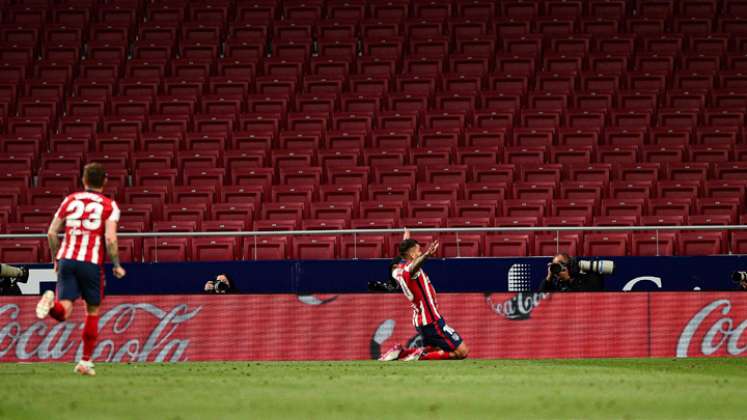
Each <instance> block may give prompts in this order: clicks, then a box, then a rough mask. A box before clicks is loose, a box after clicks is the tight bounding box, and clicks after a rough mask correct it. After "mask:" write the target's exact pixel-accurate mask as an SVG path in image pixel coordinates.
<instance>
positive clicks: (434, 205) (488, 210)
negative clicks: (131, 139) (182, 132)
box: [0, 191, 747, 231]
mask: <svg viewBox="0 0 747 420" xmlns="http://www.w3.org/2000/svg"><path fill="white" fill-rule="evenodd" d="M293 193H294V194H295V193H297V191H294V192H293ZM161 197H163V194H160V195H159V194H147V195H146V194H143V195H141V196H139V197H137V198H138V199H137V200H134V201H135V203H129V202H128V203H127V204H124V205H123V206H122V207H121V208H122V211H123V217H124V219H123V220H124V221H126V222H127V223H132V222H142V223H143V225H144V228H145V229H151V227H152V226H154V225H153V222H159V221H168V222H176V221H189V222H192V223H194V224H195V225H196V228H198V229H199V228H200V225H201V224H202V223H203V222H204V221H207V220H240V221H243V222H245V223H246V224H247V225H246V226H245V227H249V226H250V224H251V223H252V222H254V228H255V229H259V228H261V227H262V226H261V225H260V223H264V225H265V226H266V225H268V224H270V223H277V222H278V221H283V222H284V223H283V225H284V226H287V225H288V224H289V223H290V227H292V228H297V227H298V226H300V224H301V223H302V222H304V221H309V220H308V219H311V220H328V219H333V220H339V219H342V220H346V221H347V220H351V219H355V218H361V219H364V220H365V219H372V220H380V219H385V220H392V221H394V222H395V223H399V222H400V221H401V222H402V223H405V224H409V225H414V224H418V223H425V221H428V224H429V226H433V227H447V226H448V227H459V226H462V225H466V226H475V227H477V226H482V227H489V226H491V225H493V224H494V223H499V222H500V223H501V224H502V225H511V223H516V222H517V221H518V220H521V219H522V218H533V219H534V221H531V220H529V221H527V220H525V223H527V224H529V225H531V226H543V225H544V226H552V225H555V224H558V223H560V222H561V221H562V222H563V223H562V224H563V225H569V226H584V225H587V224H590V223H595V224H601V225H608V224H610V223H611V220H615V221H616V223H615V224H616V225H621V226H631V225H635V224H636V223H638V222H640V223H646V224H648V223H651V224H652V225H662V224H665V223H671V224H673V225H686V224H707V225H732V224H737V223H739V222H740V221H741V222H742V223H743V222H744V221H745V220H747V219H746V218H745V215H744V211H743V209H742V208H741V207H740V201H739V200H738V199H735V198H730V197H724V198H702V199H698V200H695V202H693V200H691V199H687V198H665V199H653V200H649V199H641V198H637V199H636V198H628V199H604V200H601V205H600V203H599V202H597V201H595V200H593V199H571V200H567V199H566V200H563V199H560V200H548V199H527V200H500V201H498V203H496V201H494V200H463V201H457V202H456V203H454V202H452V201H450V200H412V201H408V200H401V199H400V200H397V199H387V200H381V201H363V202H361V203H360V204H355V203H350V202H340V201H334V202H313V203H312V202H308V201H301V200H305V198H304V197H303V196H301V198H300V199H299V196H298V195H293V196H291V195H290V194H289V195H288V196H287V197H288V199H290V200H292V201H283V202H267V203H263V204H262V205H261V206H257V207H258V208H257V210H255V204H253V203H215V202H213V201H209V200H205V197H208V198H209V196H206V195H204V194H203V193H197V194H192V195H189V196H187V194H185V195H184V197H186V200H187V201H186V202H182V203H172V204H162V203H161V202H159V201H158V200H159V198H161ZM200 200H203V201H200ZM549 201H551V204H549V205H548V202H549ZM58 205H59V202H58V204H34V205H19V206H17V207H16V208H15V209H14V211H12V212H11V211H10V209H9V208H8V207H0V221H4V222H5V223H9V222H10V223H19V224H22V223H25V224H28V226H32V224H33V226H37V227H38V224H42V225H43V224H45V223H47V224H48V223H49V221H51V219H52V216H53V215H54V212H55V211H56V209H57V206H58ZM739 214H741V220H740V216H739ZM511 218H514V219H511ZM42 227H43V226H42ZM343 227H347V222H346V223H345V226H343ZM7 228H10V225H8V227H7ZM35 230H36V229H35ZM38 230H42V231H43V229H42V228H40V229H38ZM190 230H193V229H190Z"/></svg>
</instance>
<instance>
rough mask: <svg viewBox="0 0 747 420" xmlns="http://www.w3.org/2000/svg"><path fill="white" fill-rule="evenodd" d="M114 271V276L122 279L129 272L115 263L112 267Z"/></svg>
mask: <svg viewBox="0 0 747 420" xmlns="http://www.w3.org/2000/svg"><path fill="white" fill-rule="evenodd" d="M112 273H113V274H114V277H116V278H118V279H121V278H122V277H124V276H125V275H127V272H126V271H125V269H124V268H122V266H121V265H115V266H114V268H112Z"/></svg>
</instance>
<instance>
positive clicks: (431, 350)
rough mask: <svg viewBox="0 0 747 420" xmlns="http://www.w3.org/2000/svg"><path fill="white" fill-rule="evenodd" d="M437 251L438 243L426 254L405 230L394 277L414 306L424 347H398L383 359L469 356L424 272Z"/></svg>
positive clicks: (417, 328) (448, 358)
mask: <svg viewBox="0 0 747 420" xmlns="http://www.w3.org/2000/svg"><path fill="white" fill-rule="evenodd" d="M436 251H438V241H434V242H432V243H430V244H429V245H428V247H427V248H426V249H425V252H424V251H423V250H422V248H421V245H420V243H419V242H418V241H416V240H414V239H410V237H409V232H408V231H407V230H405V239H404V240H403V241H402V242H401V243H400V245H399V255H400V261H399V263H398V264H395V265H393V266H392V277H394V279H396V280H397V283H399V286H400V287H401V288H402V292H403V293H404V294H405V296H406V297H407V299H408V300H409V301H410V304H411V305H412V323H413V325H414V326H415V329H416V330H417V331H418V333H420V335H421V336H422V337H423V346H424V347H419V348H415V349H404V348H402V346H401V345H399V344H398V345H396V346H394V347H393V348H392V349H391V350H389V351H388V352H386V353H384V355H382V356H381V358H380V359H379V360H382V361H393V360H406V361H409V360H450V359H464V358H466V357H467V354H468V353H469V349H468V348H467V345H466V344H465V343H464V342H463V341H462V338H461V337H460V336H459V334H458V333H457V332H456V331H455V330H454V329H453V328H451V327H450V326H449V325H448V324H446V321H445V320H444V319H443V317H442V316H441V314H440V313H439V311H438V304H437V303H436V290H435V289H434V288H433V285H432V284H431V281H430V279H429V278H428V275H427V274H426V273H425V270H423V269H422V267H423V264H424V263H425V261H426V260H427V259H428V258H429V257H430V256H432V255H435V254H436Z"/></svg>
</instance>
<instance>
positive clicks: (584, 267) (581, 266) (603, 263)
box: [550, 258, 615, 277]
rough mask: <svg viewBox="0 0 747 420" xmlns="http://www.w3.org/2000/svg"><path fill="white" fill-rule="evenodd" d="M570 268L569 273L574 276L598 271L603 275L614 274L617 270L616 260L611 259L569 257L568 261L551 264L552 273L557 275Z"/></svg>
mask: <svg viewBox="0 0 747 420" xmlns="http://www.w3.org/2000/svg"><path fill="white" fill-rule="evenodd" d="M565 270H568V274H569V275H570V276H571V277H573V276H576V275H578V274H579V273H596V274H601V275H606V274H612V273H613V272H614V271H615V262H614V261H610V260H578V259H576V258H569V259H568V262H567V263H565V264H564V263H552V264H550V273H552V275H553V276H557V275H558V274H560V273H561V272H563V271H565Z"/></svg>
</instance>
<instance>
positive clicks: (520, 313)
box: [485, 292, 550, 321]
mask: <svg viewBox="0 0 747 420" xmlns="http://www.w3.org/2000/svg"><path fill="white" fill-rule="evenodd" d="M549 296H550V294H549V293H523V292H519V293H517V294H516V295H514V296H513V297H511V298H509V299H507V300H505V301H503V302H499V303H494V302H493V301H492V299H491V295H489V294H488V295H486V296H485V300H486V301H487V303H488V306H490V309H492V310H493V312H495V313H496V314H498V315H500V316H502V317H504V318H506V319H508V320H512V321H515V320H524V319H529V317H530V316H531V314H532V311H533V310H534V308H536V307H537V306H539V304H540V302H542V301H543V300H545V299H547V298H548V297H549Z"/></svg>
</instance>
